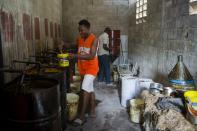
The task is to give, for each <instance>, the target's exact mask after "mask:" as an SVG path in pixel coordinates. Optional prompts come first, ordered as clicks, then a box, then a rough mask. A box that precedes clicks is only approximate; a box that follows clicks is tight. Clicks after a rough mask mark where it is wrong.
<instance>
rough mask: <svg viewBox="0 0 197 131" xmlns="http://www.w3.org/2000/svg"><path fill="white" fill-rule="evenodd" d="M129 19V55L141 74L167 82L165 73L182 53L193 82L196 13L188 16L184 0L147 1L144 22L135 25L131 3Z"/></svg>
mask: <svg viewBox="0 0 197 131" xmlns="http://www.w3.org/2000/svg"><path fill="white" fill-rule="evenodd" d="M131 12H132V13H131V15H130V20H129V23H130V25H129V58H130V59H131V60H132V61H133V62H137V63H138V64H139V66H140V70H141V72H140V75H141V77H148V78H152V79H154V80H155V81H158V82H162V83H165V84H166V85H167V84H168V82H167V75H168V73H169V72H170V71H171V69H172V68H173V66H174V65H175V64H176V62H177V55H183V57H184V63H185V65H186V66H187V67H188V69H189V70H190V72H191V74H192V75H193V77H194V79H195V80H196V81H197V64H196V63H197V59H196V57H197V24H196V23H197V15H189V3H188V0H149V1H148V17H147V22H146V23H143V24H139V25H136V24H135V3H134V4H133V6H132V9H131Z"/></svg>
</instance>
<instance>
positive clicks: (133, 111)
mask: <svg viewBox="0 0 197 131" xmlns="http://www.w3.org/2000/svg"><path fill="white" fill-rule="evenodd" d="M143 110H144V100H143V99H132V100H130V119H131V121H132V122H134V123H142V118H143Z"/></svg>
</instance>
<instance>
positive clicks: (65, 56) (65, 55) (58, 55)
mask: <svg viewBox="0 0 197 131" xmlns="http://www.w3.org/2000/svg"><path fill="white" fill-rule="evenodd" d="M68 56H69V54H68V53H65V54H57V58H68Z"/></svg>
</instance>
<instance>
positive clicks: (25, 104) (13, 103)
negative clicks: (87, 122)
mask: <svg viewBox="0 0 197 131" xmlns="http://www.w3.org/2000/svg"><path fill="white" fill-rule="evenodd" d="M17 82H18V80H15V81H12V82H10V83H8V84H6V85H5V87H4V88H1V92H0V93H1V97H0V98H1V99H0V101H1V105H2V106H1V124H2V126H1V129H2V128H3V130H5V131H13V130H18V131H61V106H60V89H59V82H58V81H57V80H54V79H48V78H39V79H33V80H29V81H25V82H24V83H23V85H22V86H21V85H18V84H17Z"/></svg>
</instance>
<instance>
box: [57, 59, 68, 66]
mask: <svg viewBox="0 0 197 131" xmlns="http://www.w3.org/2000/svg"><path fill="white" fill-rule="evenodd" d="M59 66H60V67H68V66H69V61H68V60H63V59H60V60H59Z"/></svg>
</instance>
